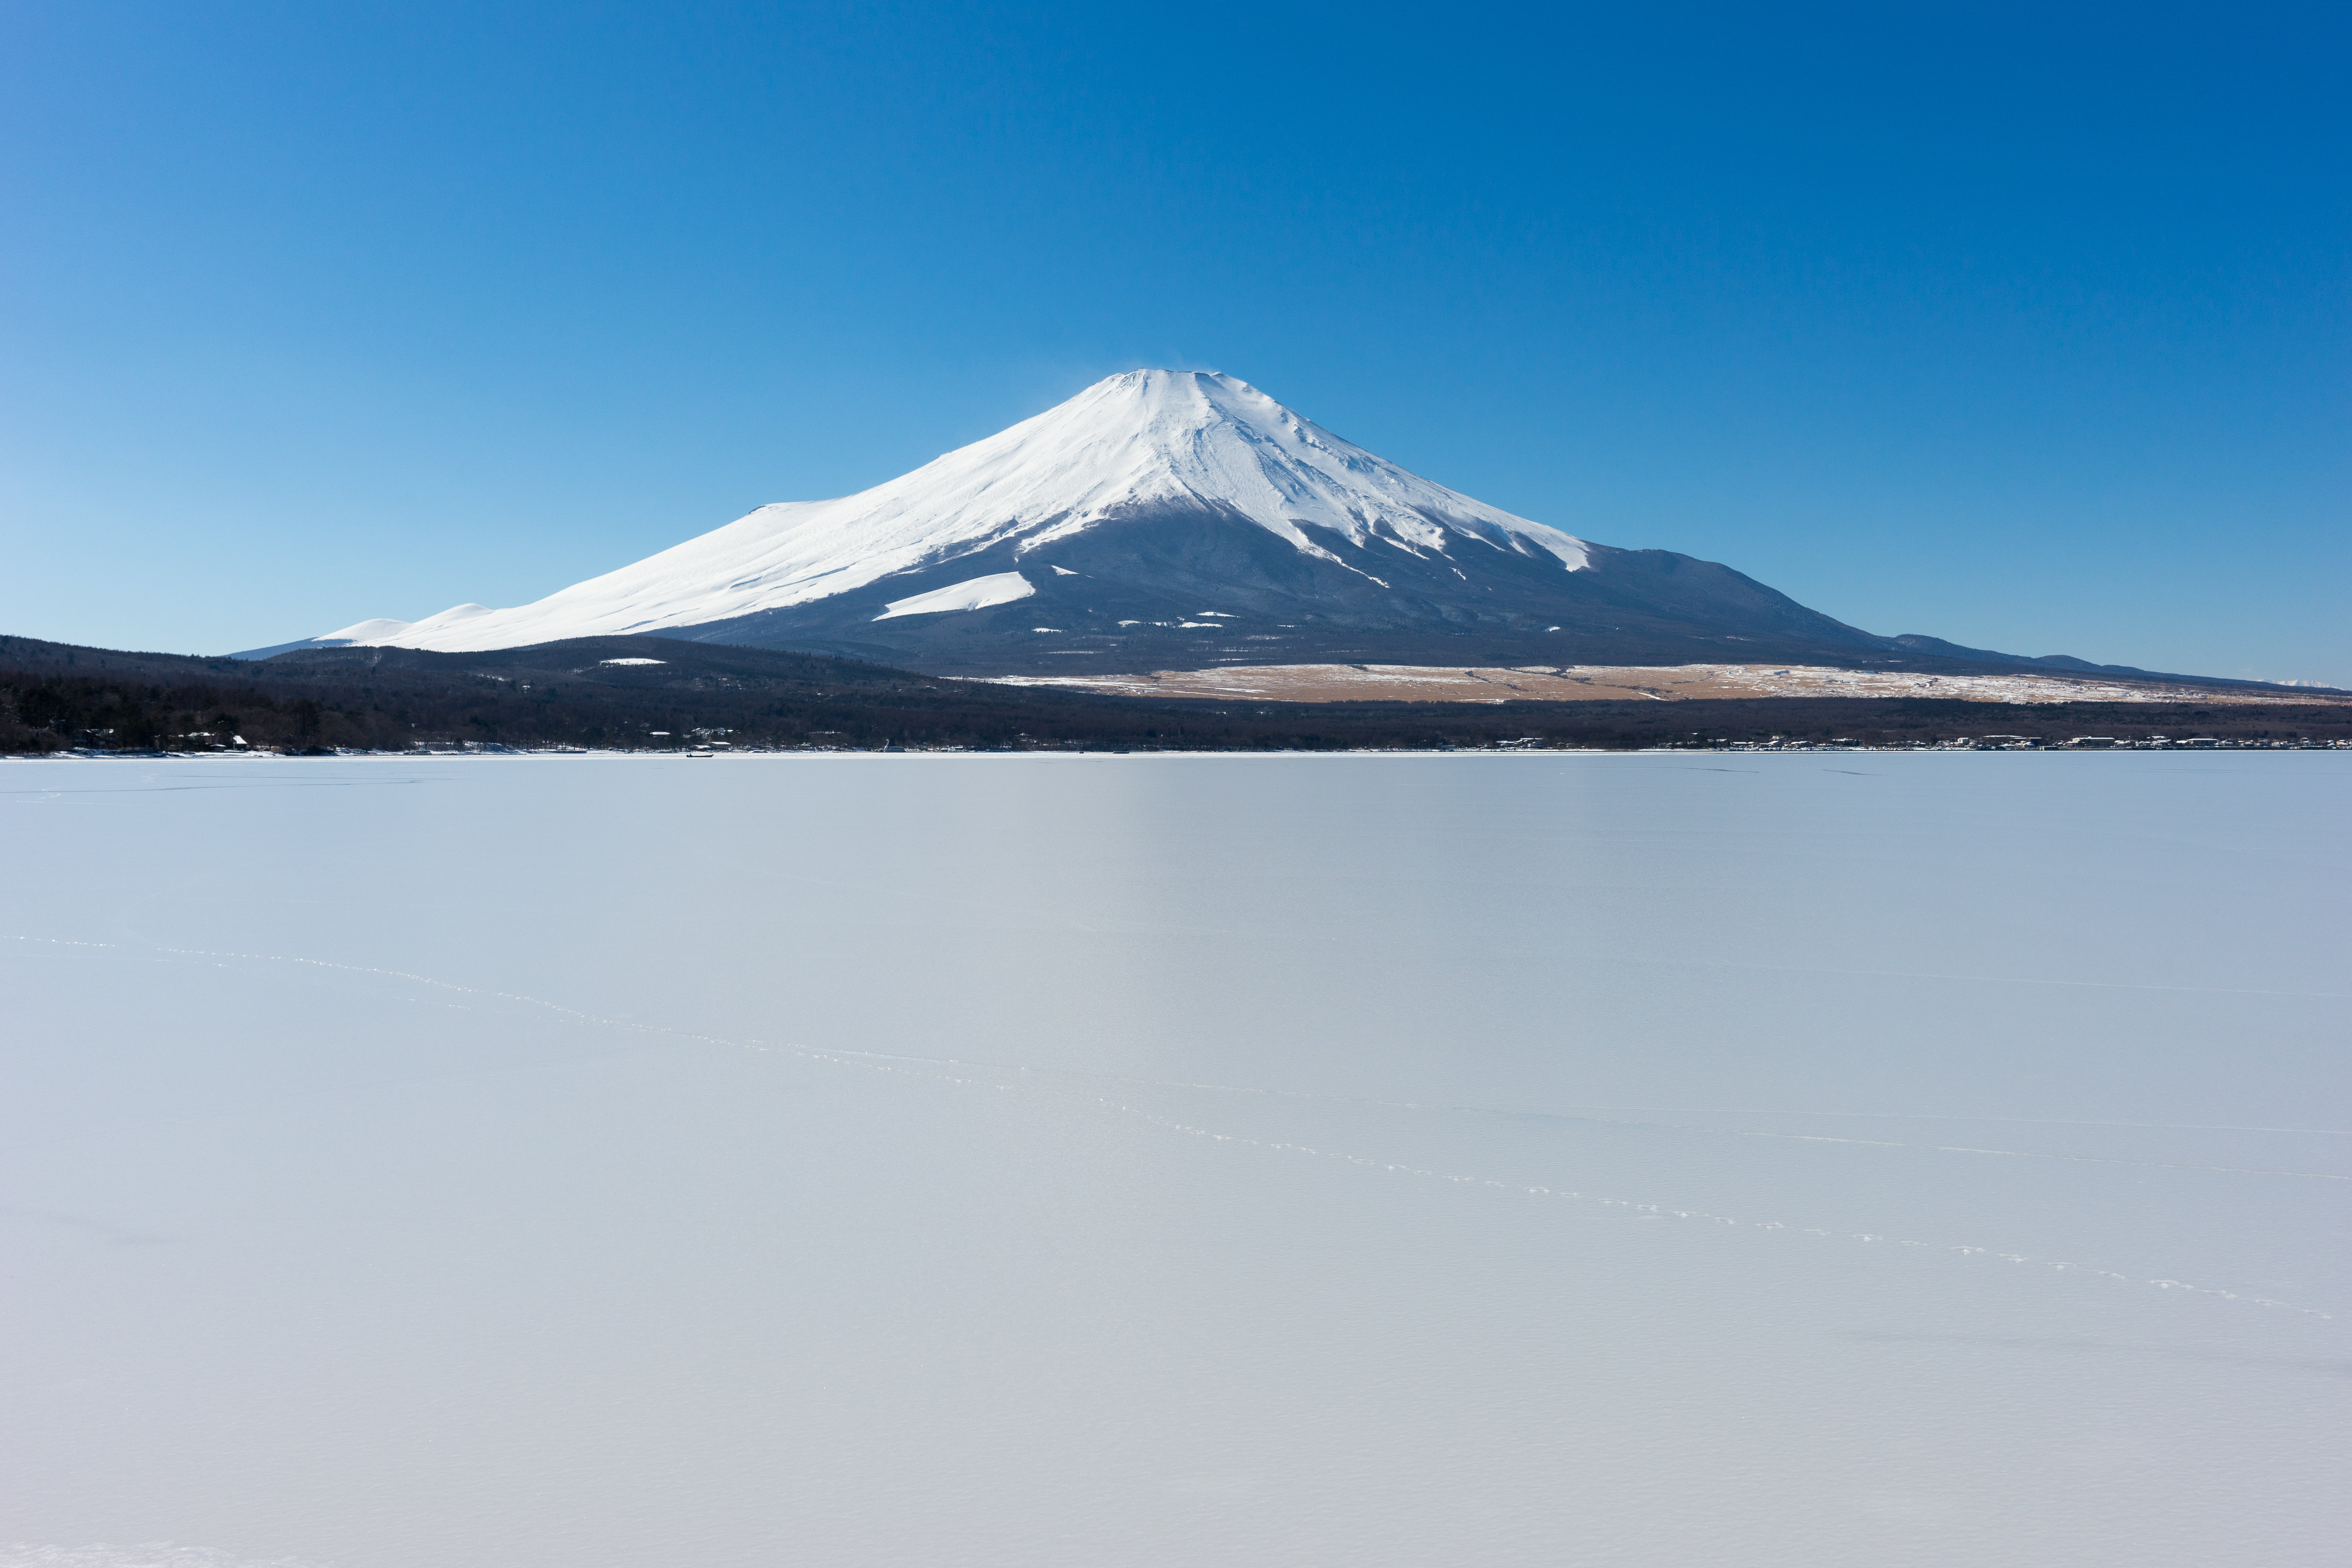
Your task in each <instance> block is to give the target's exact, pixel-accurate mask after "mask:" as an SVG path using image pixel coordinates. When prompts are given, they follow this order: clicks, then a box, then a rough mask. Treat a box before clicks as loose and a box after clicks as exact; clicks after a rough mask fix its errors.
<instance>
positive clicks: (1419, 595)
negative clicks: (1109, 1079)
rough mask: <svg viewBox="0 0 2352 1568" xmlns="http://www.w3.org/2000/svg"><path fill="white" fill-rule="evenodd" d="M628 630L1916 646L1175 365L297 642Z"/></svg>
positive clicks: (941, 644)
mask: <svg viewBox="0 0 2352 1568" xmlns="http://www.w3.org/2000/svg"><path fill="white" fill-rule="evenodd" d="M616 634H635V635H640V636H643V635H653V636H659V637H688V638H692V639H695V640H698V641H717V642H725V643H735V644H743V645H751V646H757V647H792V648H806V649H812V650H817V651H824V652H833V653H843V654H850V655H854V656H856V657H861V658H880V659H885V660H887V661H891V662H897V663H901V664H913V665H916V666H919V667H929V668H940V669H966V668H969V669H975V670H979V669H986V670H1002V671H1011V670H1013V669H1019V668H1040V667H1047V668H1059V669H1072V670H1075V669H1079V668H1114V667H1123V668H1167V667H1171V666H1173V665H1183V666H1190V667H1192V668H1199V667H1202V666H1203V665H1207V664H1214V663H1223V662H1240V661H1244V660H1246V661H1247V662H1252V663H1265V662H1275V661H1277V660H1295V659H1300V658H1316V659H1328V658H1347V659H1359V660H1364V659H1369V660H1379V661H1382V662H1397V663H1409V662H1417V661H1424V660H1433V661H1438V662H1445V663H1454V662H1461V661H1464V660H1472V661H1475V662H1484V663H1491V662H1497V661H1501V662H1513V663H1517V662H1527V661H1528V660H1544V661H1549V662H1569V661H1572V662H1635V661H1641V662H1648V661H1656V660H1661V659H1663V660H1669V661H1683V660H1690V659H1714V660H1727V659H1751V658H1797V657H1803V658H1816V659H1819V658H1836V659H1837V660H1838V661H1839V662H1850V661H1852V660H1853V659H1855V658H1868V657H1871V656H1874V655H1880V654H1883V653H1884V652H1886V651H1890V650H1895V644H1894V643H1893V642H1892V641H1891V640H1890V639H1886V638H1881V637H1873V636H1871V635H1870V634H1868V633H1865V632H1861V631H1857V630H1855V629H1854V628H1853V627H1852V626H1844V625H1843V624H1842V623H1840V622H1837V621H1834V620H1832V619H1831V618H1829V617H1828V616H1822V615H1819V614H1816V613H1815V612H1813V611H1811V610H1808V609H1806V608H1805V607H1804V606H1802V605H1799V604H1797V603H1795V602H1794V601H1793V600H1790V599H1789V598H1787V597H1785V596H1784V595H1780V594H1777V593H1774V592H1773V591H1772V590H1771V589H1769V588H1767V587H1765V586H1763V585H1762V584H1759V583H1756V582H1753V581H1752V580H1750V579H1748V578H1747V577H1744V576H1741V575H1740V574H1738V573H1737V572H1734V571H1732V570H1730V569H1729V568H1727V567H1724V566H1718V565H1715V564H1712V563H1706V562H1701V561H1696V560H1694V559H1692V558H1691V557H1689V556H1685V555H1675V554H1673V553H1671V552H1665V551H1627V550H1616V549H1612V548H1611V547H1609V546H1606V545H1599V544H1592V543H1588V542H1585V541H1583V540H1580V539H1577V538H1574V537H1572V536H1570V535H1569V534H1567V533H1564V532H1562V531H1559V529H1556V528H1551V527H1548V526H1546V525H1545V524H1543V523H1539V522H1532V521H1528V520H1527V519H1526V518H1522V517H1515V516H1513V515H1512V514H1511V513H1509V512H1507V511H1504V510H1501V509H1500V508H1497V507H1492V506H1488V505H1487V504H1486V503H1485V502H1484V501H1479V500H1473V499H1472V498H1470V497H1469V496H1466V495H1464V494H1462V493H1460V492H1459V491H1457V490H1452V489H1446V488H1445V487H1444V486H1443V485H1440V484H1435V483H1433V482H1431V481H1430V480H1428V479H1422V478H1420V477H1419V476H1417V475H1415V474H1412V473H1409V472H1407V471H1406V470H1405V469H1403V468H1399V467H1397V466H1396V465H1395V464H1394V463H1391V462H1389V461H1388V460H1387V459H1385V458H1380V457H1377V456H1375V455H1374V454H1372V453H1370V452H1368V451H1366V450H1364V449H1363V448H1362V447H1358V446H1355V445H1354V444H1352V443H1350V442H1348V441H1345V440H1342V439H1340V438H1339V437H1337V436H1335V435H1333V434H1331V433H1330V432H1329V431H1328V430H1325V429H1324V428H1322V427H1321V426H1318V425H1316V424H1314V423H1313V422H1312V421H1310V420H1307V419H1305V418H1302V417H1301V416H1298V415H1297V414H1295V413H1293V412H1292V411H1291V410H1290V409H1288V408H1286V407H1284V406H1283V405H1281V404H1279V403H1277V402H1276V401H1275V400H1274V399H1273V398H1271V397H1268V396H1267V395H1265V393H1263V392H1260V391H1258V390H1257V388H1255V387H1254V386H1251V385H1250V384H1247V383H1245V382H1242V381H1237V380H1235V379H1234V377H1232V376H1229V375H1224V374H1220V373H1217V372H1213V371H1202V372H1188V371H1167V370H1136V371H1129V372H1128V373H1126V374H1123V375H1114V376H1111V377H1109V378H1108V379H1107V380H1103V381H1099V382H1097V383H1096V384H1094V385H1092V386H1090V387H1087V389H1086V390H1085V391H1084V392H1081V393H1079V394H1078V395H1076V396H1075V397H1073V398H1071V399H1070V400H1069V401H1068V402H1066V403H1064V404H1061V405H1058V406H1055V407H1054V408H1050V409H1048V410H1046V411H1045V413H1043V414H1040V415H1038V416H1036V417H1035V418H1033V419H1026V420H1024V421H1023V422H1021V423H1020V424H1018V425H1015V426H1012V427H1011V428H1010V429H1007V430H1004V431H1002V432H1000V433H999V434H997V435H994V436H992V437H988V438H987V439H985V440H982V441H976V442H974V443H972V444H971V446H969V447H961V448H959V449H958V450H956V451H953V452H950V453H948V454H947V455H946V456H944V457H941V458H935V459H934V460H932V461H931V462H929V463H926V464H925V465H923V466H922V467H921V468H917V469H915V470H914V471H913V472H911V473H908V474H904V475H901V476H900V477H899V478H898V479H892V480H890V481H888V482H887V483H886V484H881V485H877V486H876V487H874V488H873V489H869V490H864V491H861V492H859V493H858V494H856V495H853V496H845V497H842V498H840V499H838V500H821V501H786V502H780V503H778V504H775V505H772V506H763V507H761V508H760V509H759V510H757V511H754V512H752V513H751V514H750V515H749V516H746V517H743V518H740V519H738V520H737V521H734V522H731V523H729V524H728V525H727V526H725V527H724V528H720V529H717V530H714V531H711V532H709V533H706V534H703V535H701V536H700V537H698V538H695V539H690V540H688V541H687V542H684V543H682V544H678V545H676V546H674V547H672V548H670V549H668V550H665V551H663V552H660V553H659V554H657V555H652V556H648V557H647V558H646V559H645V560H643V561H640V562H638V563H635V564H634V565H631V566H625V567H623V568H621V569H620V570H619V571H617V572H611V573H607V574H605V575H604V576H602V577H594V578H591V579H589V580H588V581H587V582H584V583H580V584H574V585H573V586H572V587H569V588H565V589H563V590H562V591H561V592H559V593H556V594H551V595H549V596H548V597H546V598H544V599H541V600H540V601H538V602H537V603H535V604H530V605H520V606H518V607H516V608H512V609H504V610H497V609H488V608H486V607H485V606H483V605H459V606H457V608H455V609H451V610H445V611H443V612H442V613H441V614H439V615H437V616H432V617H431V618H429V619H427V620H423V621H418V622H415V623H411V624H404V623H401V622H396V621H381V620H379V621H367V622H362V623H360V624H359V625H358V626H350V627H346V628H344V629H343V630H342V631H341V632H337V633H329V634H327V635H325V636H323V637H316V638H311V639H307V640H306V641H304V642H302V643H299V644H291V645H288V646H289V647H324V646H337V647H340V646H351V645H353V644H359V645H385V646H396V647H418V648H432V649H441V650H447V651H465V650H476V649H485V648H498V647H521V646H525V645H529V644H535V643H543V642H552V641H556V640H558V639H561V638H566V637H598V636H611V635H616ZM256 651H257V653H266V652H275V651H278V650H276V649H268V650H256ZM1840 656H1843V657H1842V658H1841V657H1840Z"/></svg>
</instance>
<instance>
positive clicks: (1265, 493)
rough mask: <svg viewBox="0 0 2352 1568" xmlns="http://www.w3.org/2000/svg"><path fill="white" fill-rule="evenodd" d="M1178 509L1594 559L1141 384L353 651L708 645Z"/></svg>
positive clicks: (1262, 413) (1326, 450)
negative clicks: (683, 639) (638, 637)
mask: <svg viewBox="0 0 2352 1568" xmlns="http://www.w3.org/2000/svg"><path fill="white" fill-rule="evenodd" d="M1171 501H1173V502H1184V501H1202V502H1212V503H1219V504H1222V505H1224V506H1228V507H1231V508H1233V509H1234V510H1236V511H1238V512H1239V513H1240V514H1241V515H1243V516H1244V517H1246V518H1247V519H1249V520H1250V521H1253V522H1255V523H1256V524H1258V525H1259V526H1260V527H1262V528H1264V529H1265V530H1267V531H1270V532H1273V533H1276V534H1278V535H1280V536H1281V537H1282V538H1284V539H1286V540H1287V541H1288V542H1290V543H1291V544H1292V545H1293V546H1294V547H1295V548H1297V550H1299V551H1300V552H1303V553H1306V554H1308V555H1316V556H1320V557H1323V558H1325V559H1327V560H1328V559H1334V557H1332V555H1331V552H1329V551H1328V550H1326V549H1324V548H1323V547H1322V546H1321V545H1319V544H1318V543H1316V542H1315V541H1314V539H1313V538H1312V536H1310V535H1309V534H1308V533H1307V531H1306V528H1307V526H1308V525H1314V526H1319V527H1322V528H1327V529H1330V530H1332V531H1336V532H1338V533H1339V534H1342V535H1344V536H1345V537H1346V538H1348V539H1349V541H1351V542H1355V543H1358V544H1363V543H1367V542H1373V541H1378V542H1382V543H1385V544H1388V545H1391V546H1392V547H1394V548H1396V549H1400V550H1404V551H1409V552H1413V553H1417V554H1426V553H1432V552H1434V553H1438V554H1445V553H1448V552H1452V551H1453V550H1454V549H1455V548H1457V547H1460V546H1475V547H1476V548H1480V549H1498V550H1508V551H1512V552H1517V553H1519V554H1522V555H1526V554H1533V553H1537V552H1548V553H1549V554H1552V555H1555V556H1558V557H1559V559H1560V560H1561V561H1562V562H1564V563H1566V564H1567V565H1568V567H1569V569H1570V570H1571V571H1577V570H1581V569H1582V568H1583V567H1584V566H1585V565H1586V564H1587V553H1586V549H1585V545H1584V543H1583V542H1582V541H1580V540H1578V539H1575V538H1572V537H1570V535H1568V534H1566V533H1563V532H1561V531H1559V529H1556V528H1550V527H1547V526H1546V525H1544V524H1542V523H1539V522H1530V521H1528V520H1527V519H1525V518H1522V517H1516V516H1513V515H1512V514H1511V513H1509V512H1507V511H1504V510H1501V509H1500V508H1498V507H1492V506H1488V505H1487V504H1486V502H1484V501H1480V500H1473V499H1471V498H1470V497H1468V496H1465V495H1463V494H1462V493H1461V492H1459V491H1457V490H1451V489H1446V488H1445V487H1444V485H1440V484H1435V483H1433V482H1431V481H1430V480H1428V479H1422V478H1420V477H1419V476H1418V475H1415V474H1412V473H1408V472H1407V471H1406V470H1404V469H1403V468H1399V467H1397V466H1396V465H1395V464H1394V463H1391V462H1389V461H1388V460H1386V459H1385V458H1379V457H1376V456H1374V455H1373V454H1372V453H1370V452H1368V451H1366V450H1364V449H1363V448H1362V447H1358V446H1355V445H1354V444H1352V443H1350V442H1348V441H1343V440H1341V439H1340V438H1339V437H1337V436H1334V435H1332V434H1331V433H1330V432H1329V431H1328V430H1326V429H1324V428H1322V427H1321V426H1318V425H1316V424H1314V423H1313V422H1312V421H1310V420H1307V419H1304V418H1301V417H1300V416H1298V415H1297V414H1294V413H1293V412H1291V411H1290V410H1289V409H1287V408H1286V407H1284V406H1283V405H1281V404H1279V403H1276V401H1275V400H1274V399H1273V398H1271V397H1268V396H1267V395H1265V393H1263V392H1260V391H1259V390H1258V389H1257V388H1255V387H1254V386H1251V385H1250V384H1247V383H1246V382H1242V381H1237V380H1235V379H1234V377H1232V376H1229V375H1226V374H1223V373H1221V372H1216V371H1169V370H1133V371H1129V372H1127V373H1126V374H1122V375H1114V376H1111V377H1108V379H1106V380H1103V381H1099V382H1097V383H1096V384H1094V385H1092V386H1090V387H1087V389H1086V390H1085V391H1084V392H1081V393H1079V394H1078V395H1076V397H1073V398H1071V399H1070V400H1069V401H1068V402H1066V403H1064V404H1061V405H1057V406H1055V407H1053V408H1049V409H1047V410H1046V411H1045V413H1043V414H1040V415H1038V416H1036V417H1034V418H1033V419H1025V420H1023V421H1022V422H1021V423H1020V424H1018V425H1015V426H1012V427H1011V428H1010V429H1007V430H1003V431H1000V432H998V433H997V434H996V435H993V436H991V437H988V438H987V439H985V440H982V441H975V442H973V443H972V444H971V446H969V447H961V448H959V449H958V450H956V451H953V452H950V453H948V454H947V455H946V456H944V457H941V458H935V459H933V460H932V461H930V462H929V463H926V464H924V465H923V466H922V467H921V468H917V469H915V470H914V471H913V472H911V473H908V474H902V475H900V476H899V477H898V478H897V479H892V480H890V481H888V482H887V483H886V484H880V485H877V486H875V487H874V488H873V489H869V490H862V491H860V492H859V493H857V494H856V495H853V496H844V497H841V498H839V499H837V500H818V501H782V502H778V503H776V504H773V505H770V506H763V507H761V508H760V509H759V510H757V511H754V512H751V514H749V515H748V516H745V517H741V518H739V519H737V520H736V521H733V522H730V523H729V524H727V525H726V526H725V527H724V528H719V529H716V530H713V531H711V532H709V533H706V534H703V535H701V536H700V537H699V538H696V539H689V540H688V541H687V542H684V543H683V544H678V545H674V546H672V547H671V548H670V549H667V550H665V551H663V552H660V553H659V554H656V555H651V556H648V557H646V559H645V560H643V561H640V562H637V563H635V564H634V565H630V566H624V567H622V568H621V569H620V570H619V571H617V572H609V573H606V574H604V576H602V577H593V578H590V579H589V580H588V581H587V582H584V583H577V584H573V585H572V586H571V587H569V588H565V589H563V590H562V591H561V592H559V593H555V594H551V595H548V596H547V597H546V598H544V599H541V600H539V601H538V602H537V603H535V604H530V605H519V606H517V607H515V608H512V609H503V610H491V609H486V608H485V607H484V606H482V605H458V606H457V608H455V609H450V610H444V611H443V612H441V614H439V615H437V616H430V617H428V618H426V619H425V620H422V621H418V622H416V623H415V624H414V625H413V626H402V627H399V628H397V629H394V630H389V631H385V632H382V633H379V634H376V635H373V636H369V637H352V639H351V640H352V641H354V642H360V643H369V644H382V645H391V646H395V647H420V648H437V649H443V650H447V651H471V650H476V649H481V648H494V647H524V646H527V645H529V644H531V643H540V642H550V641H553V640H555V639H557V638H561V637H603V636H614V635H620V634H628V633H645V632H659V631H667V630H671V629H674V628H677V627H682V626H702V625H706V624H708V623H709V622H712V621H721V620H727V619H730V618H731V617H734V616H745V615H751V614H753V613H755V612H757V611H761V610H775V609H782V608H785V607H788V606H790V605H804V604H808V603H811V602H813V601H814V600H818V599H824V598H828V597H831V596H832V595H836V594H843V593H847V592H850V591H852V590H854V589H857V588H862V587H864V586H866V584H870V583H873V582H876V581H877V580H879V579H881V578H883V577H887V576H888V575H890V574H893V573H898V572H906V571H910V570H913V569H915V568H918V567H922V566H929V565H933V564H936V563H940V562H942V561H950V560H954V559H957V558H959V557H961V556H965V555H970V554H973V553H976V552H980V551H983V550H986V549H988V548H990V547H991V546H993V545H996V544H999V543H1002V542H1004V541H1006V540H1008V539H1011V540H1017V541H1018V542H1019V543H1018V545H1017V547H1016V548H1017V549H1018V550H1019V551H1021V552H1026V551H1029V550H1032V549H1034V548H1036V547H1037V546H1039V545H1042V544H1045V543H1048V542H1052V541H1054V540H1057V539H1065V538H1067V537H1069V536H1070V535H1072V534H1074V533H1077V532H1080V531H1084V530H1086V529H1087V528H1090V527H1092V526H1094V525H1096V524H1097V523H1100V522H1102V521H1106V520H1108V519H1110V518H1113V517H1116V516H1118V514H1120V513H1121V512H1123V511H1127V510H1131V509H1134V508H1137V507H1142V506H1150V505H1152V504H1155V503H1163V502H1171ZM918 596H919V597H920V596H921V595H918ZM893 613H898V612H897V611H895V609H894V611H893ZM905 613H909V614H912V613H917V612H912V611H909V612H905ZM368 624H371V623H362V626H364V625H368ZM350 629H352V630H356V629H358V628H350Z"/></svg>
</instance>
